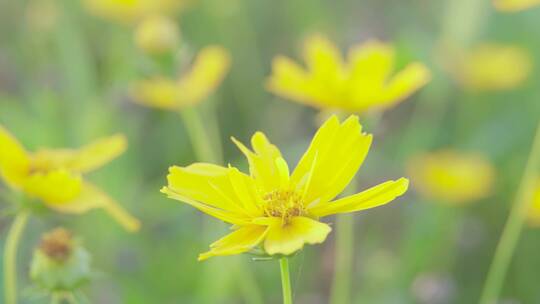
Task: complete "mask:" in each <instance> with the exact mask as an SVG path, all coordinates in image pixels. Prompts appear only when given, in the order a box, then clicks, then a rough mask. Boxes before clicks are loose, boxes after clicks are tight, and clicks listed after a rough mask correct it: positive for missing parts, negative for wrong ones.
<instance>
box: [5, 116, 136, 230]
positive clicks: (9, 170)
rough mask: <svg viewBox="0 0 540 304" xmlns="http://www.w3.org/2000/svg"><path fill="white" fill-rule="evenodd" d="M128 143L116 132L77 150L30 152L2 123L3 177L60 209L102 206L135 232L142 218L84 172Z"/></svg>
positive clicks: (98, 164) (68, 210)
mask: <svg viewBox="0 0 540 304" xmlns="http://www.w3.org/2000/svg"><path fill="white" fill-rule="evenodd" d="M126 145H127V143H126V139H125V137H124V136H122V135H115V136H111V137H108V138H103V139H100V140H97V141H96V142H94V143H91V144H89V145H86V146H84V147H82V148H80V149H78V150H73V149H54V150H53V149H39V150H38V151H36V152H34V153H29V152H27V151H26V150H25V149H24V148H23V146H22V145H21V144H20V143H19V142H18V141H17V140H16V139H15V137H13V136H12V135H11V134H10V133H9V132H8V131H7V130H6V129H5V128H3V127H2V126H1V125H0V147H1V149H0V176H1V177H2V178H3V179H4V181H5V182H6V184H8V185H9V186H10V187H11V188H13V189H15V190H17V191H22V192H24V193H25V194H27V195H28V196H30V197H33V198H38V199H40V200H41V201H42V202H43V203H44V204H45V205H46V206H47V207H49V208H51V209H54V210H56V211H58V212H63V213H76V214H78V213H84V212H86V211H88V210H90V209H94V208H103V209H105V211H107V212H108V213H109V214H110V215H111V216H112V217H113V218H114V219H116V220H117V221H118V223H120V224H121V225H122V226H124V228H126V229H127V230H130V231H135V230H137V229H138V228H139V221H138V220H137V219H135V218H133V217H132V216H131V215H129V214H127V212H125V211H124V210H123V209H122V208H121V207H120V206H118V205H117V203H116V202H115V201H114V200H113V199H112V198H110V197H109V196H107V195H106V194H105V193H104V192H102V191H101V190H100V189H98V188H97V187H96V186H94V185H92V184H91V183H89V182H87V181H85V180H84V179H83V178H82V174H84V173H87V172H90V171H93V170H95V169H97V168H99V167H101V166H102V165H104V164H106V163H108V162H109V161H111V160H112V159H114V158H116V157H117V156H118V155H120V154H122V153H123V152H124V151H125V149H126Z"/></svg>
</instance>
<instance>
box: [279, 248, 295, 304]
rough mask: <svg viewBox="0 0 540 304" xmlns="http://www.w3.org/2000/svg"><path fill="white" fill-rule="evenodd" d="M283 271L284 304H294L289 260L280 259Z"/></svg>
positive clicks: (280, 266)
mask: <svg viewBox="0 0 540 304" xmlns="http://www.w3.org/2000/svg"><path fill="white" fill-rule="evenodd" d="M279 268H280V270H281V288H282V289H283V304H292V291H291V276H290V274H289V260H288V259H287V258H281V259H279Z"/></svg>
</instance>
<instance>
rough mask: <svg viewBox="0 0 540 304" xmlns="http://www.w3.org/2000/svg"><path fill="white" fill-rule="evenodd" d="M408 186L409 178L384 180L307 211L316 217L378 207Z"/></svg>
mask: <svg viewBox="0 0 540 304" xmlns="http://www.w3.org/2000/svg"><path fill="white" fill-rule="evenodd" d="M408 186H409V180H408V179H406V178H400V179H398V180H397V181H388V182H384V183H382V184H380V185H378V186H375V187H372V188H370V189H368V190H365V191H363V192H360V193H358V194H354V195H351V196H347V197H344V198H342V199H338V200H336V201H333V202H330V203H324V204H319V205H317V206H315V207H313V208H311V209H309V213H310V214H312V215H314V216H317V217H323V216H327V215H331V214H336V213H348V212H356V211H361V210H366V209H370V208H374V207H378V206H381V205H384V204H387V203H389V202H391V201H392V200H394V199H395V198H396V197H398V196H400V195H402V194H403V193H405V191H407V188H408Z"/></svg>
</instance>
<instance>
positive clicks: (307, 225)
mask: <svg viewBox="0 0 540 304" xmlns="http://www.w3.org/2000/svg"><path fill="white" fill-rule="evenodd" d="M274 219H275V220H274V221H273V222H272V223H271V224H270V226H268V233H267V235H266V238H265V241H264V250H265V251H266V252H267V253H268V254H270V255H273V254H283V255H290V254H293V253H294V252H296V251H298V250H300V249H302V247H304V244H319V243H322V242H324V240H325V239H326V236H327V235H328V234H329V233H330V231H331V230H332V228H330V226H328V225H327V224H325V223H321V222H318V221H316V220H313V219H310V218H307V217H294V218H292V219H291V221H290V222H289V223H286V224H283V223H282V221H281V219H278V218H274Z"/></svg>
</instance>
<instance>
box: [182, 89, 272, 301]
mask: <svg viewBox="0 0 540 304" xmlns="http://www.w3.org/2000/svg"><path fill="white" fill-rule="evenodd" d="M207 102H211V100H207ZM204 106H205V105H204V104H203V105H201V106H200V107H199V108H187V109H184V110H182V111H181V112H180V116H181V117H182V119H183V121H184V123H185V125H186V129H187V132H188V135H189V138H190V141H191V144H192V146H193V149H194V152H195V156H196V158H197V161H200V162H211V163H214V164H222V163H223V155H222V154H223V152H222V151H223V150H222V146H221V139H220V136H219V127H218V124H217V117H216V110H215V108H214V107H215V105H213V104H208V105H206V106H207V107H206V108H204ZM201 110H206V111H205V112H204V114H206V115H205V117H206V119H207V120H206V121H205V120H204V119H203V116H202V115H201ZM207 224H208V225H205V226H207V229H206V230H207V231H206V232H207V233H205V234H206V235H209V234H213V232H214V231H215V230H216V229H219V228H218V227H216V225H215V224H214V223H213V222H208V223H207ZM241 263H242V262H240V265H237V266H236V271H235V273H234V274H230V273H223V276H216V274H215V271H214V270H213V269H212V268H211V267H210V268H209V269H208V270H209V271H208V275H207V276H208V277H209V281H210V282H213V284H215V285H216V287H215V288H216V289H219V288H220V287H217V286H218V285H220V286H227V283H229V282H231V281H233V280H234V278H233V276H238V277H239V278H246V277H252V273H251V271H250V270H249V269H246V268H245V267H244V266H243V265H242V264H241ZM249 283H250V284H249V285H250V287H251V288H250V290H249V293H247V292H245V290H243V292H242V295H243V297H244V298H245V301H246V303H264V301H263V297H262V296H261V293H260V289H259V288H258V286H257V284H256V283H255V281H254V280H252V281H251V282H249ZM216 296H219V294H218V293H207V292H206V290H205V292H204V297H205V301H207V302H209V303H213V302H215V301H216V299H214V298H213V297H216ZM206 297H210V299H209V298H206Z"/></svg>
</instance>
